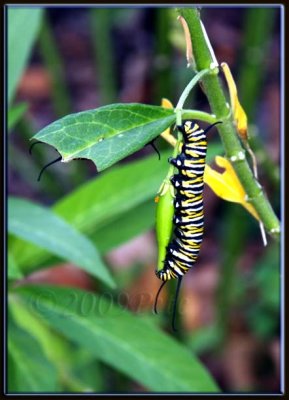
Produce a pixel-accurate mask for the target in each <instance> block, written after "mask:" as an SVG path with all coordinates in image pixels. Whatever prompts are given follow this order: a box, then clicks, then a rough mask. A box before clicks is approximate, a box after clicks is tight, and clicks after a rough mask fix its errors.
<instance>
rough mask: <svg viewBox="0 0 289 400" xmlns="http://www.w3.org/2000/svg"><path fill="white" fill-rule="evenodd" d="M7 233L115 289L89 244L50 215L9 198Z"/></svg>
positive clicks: (23, 201)
mask: <svg viewBox="0 0 289 400" xmlns="http://www.w3.org/2000/svg"><path fill="white" fill-rule="evenodd" d="M8 231H9V232H10V233H12V234H14V235H16V236H18V237H20V238H22V239H24V240H27V241H28V242H32V243H34V244H36V245H37V246H40V247H42V248H44V249H46V250H48V251H50V252H52V253H53V254H56V255H57V256H59V257H61V258H64V259H65V260H69V261H71V262H72V263H74V264H76V265H78V266H79V267H80V268H82V269H84V270H85V271H87V272H89V273H90V274H92V275H93V276H95V277H97V278H99V279H100V280H102V281H103V282H104V283H106V284H107V285H109V286H110V287H114V286H115V285H114V282H113V280H112V278H111V275H110V273H109V272H108V270H107V268H106V267H105V265H104V264H103V263H102V261H101V259H100V257H99V254H98V252H97V251H96V248H95V247H94V246H93V245H92V243H91V242H90V241H89V240H88V239H87V238H85V237H84V236H83V235H82V234H80V233H79V232H77V231H76V230H75V229H74V228H72V227H71V226H70V225H69V224H67V223H66V222H65V221H63V220H62V219H61V218H60V217H57V216H56V215H55V214H54V213H53V212H52V211H50V210H48V209H46V208H44V207H41V206H39V205H37V204H34V203H32V202H30V201H27V200H23V199H18V198H10V199H9V201H8Z"/></svg>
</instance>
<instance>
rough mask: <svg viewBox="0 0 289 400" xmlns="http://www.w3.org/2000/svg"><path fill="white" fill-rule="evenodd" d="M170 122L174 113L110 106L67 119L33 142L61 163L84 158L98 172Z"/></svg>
mask: <svg viewBox="0 0 289 400" xmlns="http://www.w3.org/2000/svg"><path fill="white" fill-rule="evenodd" d="M174 121H175V114H174V111H173V110H169V109H165V108H162V107H159V106H149V105H145V104H137V103H132V104H111V105H109V106H104V107H100V108H97V109H95V110H88V111H83V112H80V113H76V114H70V115H67V116H66V117H64V118H61V119H59V120H57V121H55V122H53V123H52V124H50V125H48V126H47V127H45V128H44V129H42V130H41V131H40V132H39V133H37V134H36V135H35V136H34V137H33V138H34V139H37V140H40V141H42V142H45V143H48V144H50V145H52V146H54V147H55V148H56V149H57V151H58V152H59V153H60V154H61V156H62V161H63V162H68V161H71V160H73V159H75V158H86V159H89V160H92V161H93V162H94V164H95V165H96V167H97V170H98V171H102V170H104V169H105V168H108V167H110V166H111V165H113V164H114V163H116V162H117V161H119V160H121V159H123V158H125V157H127V156H129V155H130V154H132V153H135V152H136V151H138V150H139V149H141V148H142V147H144V146H145V145H146V144H147V143H149V142H150V141H151V140H153V139H155V138H156V137H157V136H159V135H160V134H161V133H162V132H163V131H164V130H165V129H166V128H168V127H169V126H170V125H172V124H173V122H174Z"/></svg>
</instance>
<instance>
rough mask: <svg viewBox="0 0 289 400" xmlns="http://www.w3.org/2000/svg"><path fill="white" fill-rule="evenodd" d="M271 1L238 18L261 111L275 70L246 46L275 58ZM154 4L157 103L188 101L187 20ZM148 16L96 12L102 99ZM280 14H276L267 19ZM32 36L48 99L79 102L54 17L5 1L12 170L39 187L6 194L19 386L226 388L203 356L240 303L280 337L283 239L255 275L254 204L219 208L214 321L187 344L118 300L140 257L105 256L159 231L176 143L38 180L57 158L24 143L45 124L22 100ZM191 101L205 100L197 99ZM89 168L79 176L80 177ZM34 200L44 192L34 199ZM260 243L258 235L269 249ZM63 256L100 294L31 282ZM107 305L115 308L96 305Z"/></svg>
mask: <svg viewBox="0 0 289 400" xmlns="http://www.w3.org/2000/svg"><path fill="white" fill-rule="evenodd" d="M268 10H269V9H266V12H265V11H264V9H262V8H252V9H245V10H244V15H245V17H246V18H245V25H244V27H243V28H241V29H242V31H244V37H245V40H244V47H243V50H242V53H241V56H243V57H241V58H243V59H244V60H245V61H246V62H244V63H243V64H242V63H241V67H240V68H239V69H240V71H239V79H240V80H241V82H242V85H241V86H242V88H241V89H240V90H241V92H242V95H241V99H242V96H244V99H245V103H246V104H249V108H250V110H251V112H252V114H251V115H252V121H253V119H254V118H255V116H254V118H253V115H254V110H256V108H257V100H258V95H259V94H260V91H261V85H262V79H261V77H263V78H264V79H265V74H266V71H265V68H264V63H262V62H260V63H258V65H257V66H256V65H251V64H250V62H249V61H250V57H249V56H248V54H250V51H251V50H250V46H257V47H258V52H259V53H261V54H259V56H258V57H259V58H258V59H259V60H263V59H264V57H265V56H264V54H265V53H266V51H267V43H268V38H269V37H270V35H271V34H272V30H273V20H274V18H275V17H276V14H277V12H276V14H275V13H273V14H272V12H271V11H270V10H269V11H268ZM155 11H156V12H155V18H154V19H153V20H152V23H153V24H154V25H153V34H154V37H155V38H156V39H155V40H156V41H155V43H154V46H153V47H154V51H153V53H154V57H156V58H157V59H156V68H155V69H154V71H153V72H154V73H152V74H151V76H150V79H151V80H152V82H151V85H152V87H153V90H152V93H154V94H153V96H154V97H153V99H152V101H151V102H152V103H157V104H159V102H160V98H161V97H170V96H173V98H172V101H174V100H176V99H177V93H179V92H180V90H181V89H180V90H176V89H175V87H176V86H180V87H181V88H183V87H184V85H185V84H183V81H184V80H185V81H186V83H187V81H188V80H189V79H190V71H189V70H187V69H185V66H186V61H185V59H184V57H183V54H182V57H179V56H180V50H181V51H183V47H182V46H183V44H182V41H180V40H179V39H180V38H182V30H181V28H180V27H179V30H178V28H177V26H176V21H175V14H174V11H173V10H172V9H170V10H168V9H165V8H162V9H161V8H160V9H157V10H155ZM62 12H65V11H64V10H63V11H62ZM206 12H207V13H209V12H210V10H209V9H208V10H206ZM43 14H46V15H44V18H43ZM140 14H141V10H139V9H113V10H112V9H110V8H107V9H97V8H94V9H90V10H89V24H88V25H89V32H90V40H91V44H92V45H91V52H92V55H93V62H94V68H95V71H97V72H96V73H95V77H96V82H97V84H98V90H99V96H100V98H101V103H109V102H112V101H118V100H119V98H118V96H119V94H118V91H119V86H120V85H119V81H120V76H119V74H118V68H117V64H116V63H117V61H116V60H117V51H116V46H115V43H116V40H115V36H113V35H115V32H116V31H117V29H120V28H121V29H124V27H125V26H126V25H127V24H129V23H130V21H131V20H132V19H136V20H137V21H138V22H137V23H139V21H140V20H139V19H138V18H139V16H140ZM272 15H274V17H272ZM269 16H270V17H271V19H272V21H270V23H267V22H268V18H269ZM256 20H257V21H259V25H262V27H261V26H259V25H258V26H259V29H258V30H256V31H254V32H253V33H252V27H253V25H252V21H256ZM269 20H270V18H269ZM150 21H151V20H150ZM250 21H251V22H250ZM266 21H267V22H266ZM254 26H255V24H254ZM261 28H262V29H261ZM172 33H173V35H172ZM264 38H266V43H265V40H264V41H263V40H262V39H264ZM253 41H254V43H253ZM34 43H37V45H38V54H39V55H40V58H41V62H42V63H43V65H44V66H45V68H46V70H47V71H49V73H50V75H51V76H52V77H53V84H52V92H51V102H52V103H53V108H54V112H55V115H56V116H63V115H65V114H67V113H69V112H71V110H72V108H73V101H74V99H73V95H72V92H71V91H70V90H69V85H68V82H67V81H66V79H65V78H66V70H65V68H66V67H65V60H64V56H63V55H62V53H61V51H60V49H59V48H58V46H57V39H56V37H55V36H54V31H53V24H51V22H50V20H49V13H48V12H47V10H43V9H39V8H21V7H17V8H16V7H15V8H14V7H8V102H9V110H8V117H9V120H8V129H9V131H10V132H12V134H11V135H9V138H12V139H11V141H10V142H9V167H10V168H11V169H13V171H16V173H17V174H18V176H19V177H20V178H19V179H20V181H21V182H24V185H25V187H27V188H28V189H27V192H26V193H23V195H21V197H20V195H19V193H21V190H19V192H18V197H19V198H18V199H15V198H11V202H9V203H8V211H9V217H8V228H9V234H10V235H9V242H8V246H9V248H8V280H9V297H8V308H9V315H8V322H9V324H8V391H9V393H20V392H21V393H22V392H29V393H36V392H45V391H46V392H65V391H67V392H96V393H99V392H103V391H114V392H120V391H122V392H126V391H127V392H130V391H131V388H132V387H136V384H135V382H137V384H138V385H140V386H139V387H140V389H139V390H143V391H145V390H147V391H160V392H168V391H171V392H216V391H218V390H219V389H218V387H217V384H216V383H215V379H214V378H213V377H212V376H211V374H210V373H209V372H208V371H207V369H206V367H205V366H203V364H202V362H200V361H199V360H198V358H197V357H196V356H195V355H194V354H197V355H198V356H202V355H203V354H208V353H211V354H213V355H214V357H216V358H217V357H218V352H220V351H221V350H222V348H224V347H225V346H226V341H227V338H228V337H229V335H230V321H231V319H232V318H233V314H234V310H235V309H236V308H238V310H239V309H241V312H242V315H243V316H244V318H245V320H246V323H247V324H248V326H249V328H250V332H251V334H252V335H255V336H256V337H258V338H259V339H260V340H264V341H269V340H270V338H272V337H275V336H278V332H279V331H278V330H279V329H280V326H279V316H280V311H279V309H280V276H279V269H278V266H279V265H280V259H279V254H280V253H279V248H277V246H270V247H269V248H268V251H264V252H263V256H262V257H260V258H259V260H258V262H257V263H256V264H255V265H251V266H250V272H249V273H248V274H247V275H245V276H244V274H243V273H242V272H241V271H240V269H239V268H238V263H239V261H240V258H241V257H242V255H244V254H245V253H246V251H247V249H248V246H249V245H250V243H251V242H254V240H255V236H257V235H258V231H257V229H256V226H255V225H253V223H252V222H251V220H250V218H249V217H247V215H246V217H245V212H244V211H243V210H240V209H239V208H238V206H231V205H230V204H226V205H224V206H222V207H221V208H220V216H218V218H216V219H215V226H214V228H213V229H212V232H210V234H211V235H212V237H213V238H214V240H215V241H217V242H218V245H219V247H220V250H219V252H220V255H219V257H218V262H219V263H220V271H219V272H220V274H219V276H220V278H219V283H218V289H217V297H216V305H215V311H216V322H215V323H214V324H213V325H211V326H202V327H201V328H200V329H196V330H195V331H194V332H188V333H185V334H183V335H181V336H180V338H179V340H180V341H181V342H178V340H177V339H176V338H174V337H173V336H171V335H168V334H167V333H165V332H164V331H163V330H162V329H161V328H160V327H158V326H157V324H158V323H159V320H158V318H152V317H151V316H149V315H148V314H147V313H146V312H142V313H139V315H134V314H133V313H132V312H129V311H127V310H124V309H123V307H122V306H121V305H120V304H116V301H115V299H116V297H117V294H119V293H121V291H122V290H123V289H124V288H126V287H127V286H128V285H129V284H134V283H135V282H136V279H137V278H138V277H139V275H140V271H142V269H143V268H144V266H143V265H142V266H139V265H134V267H133V268H130V269H128V270H125V271H122V272H116V271H113V270H112V269H111V268H110V266H109V263H108V262H106V261H105V260H104V259H102V258H101V257H100V254H101V256H105V255H106V254H107V253H108V251H110V250H112V249H114V248H115V247H117V246H119V245H120V244H123V243H126V242H127V241H128V240H130V239H132V238H135V237H136V236H137V235H139V234H141V233H144V232H146V231H148V230H150V229H151V228H152V227H153V224H154V212H155V207H154V203H153V198H154V196H155V194H156V193H157V190H158V188H159V185H160V184H161V182H162V180H163V178H164V176H165V174H166V169H167V157H168V155H169V154H170V151H166V150H164V151H162V157H161V161H160V162H159V161H158V159H157V156H156V155H152V156H148V157H145V158H143V159H141V160H133V161H130V162H129V163H127V164H126V165H121V164H118V165H116V166H114V167H113V168H111V169H109V170H108V171H106V172H105V173H103V174H101V175H100V176H97V177H94V176H93V177H92V179H91V180H89V181H88V182H86V180H87V179H88V178H90V177H91V176H92V174H94V173H95V171H94V170H91V171H92V173H91V172H90V170H89V168H84V166H83V165H81V162H75V161H74V162H73V163H70V165H61V167H60V166H58V167H56V166H55V167H53V168H52V169H51V170H50V171H47V173H46V175H45V180H44V181H42V182H41V183H40V184H39V185H36V184H35V183H34V181H33V178H32V177H36V176H37V172H36V171H38V170H39V169H40V168H41V167H42V166H43V165H44V164H45V162H48V161H50V156H51V154H53V152H52V151H51V150H46V149H45V148H43V147H42V148H35V152H34V153H33V157H34V158H33V162H31V160H30V159H29V158H28V154H26V153H28V151H27V150H28V145H27V147H26V144H25V146H24V147H25V150H23V142H25V143H26V142H27V139H28V138H29V139H30V138H31V137H32V136H33V134H34V133H35V130H36V129H35V128H34V125H35V121H33V119H32V118H31V117H30V118H28V117H27V110H28V109H29V105H28V103H27V102H26V103H17V102H15V99H16V101H17V87H18V85H19V82H20V79H21V76H22V75H23V73H24V71H25V67H26V65H27V63H28V61H29V56H30V55H31V54H32V47H33V44H34ZM141 50H142V49H141V47H140V51H141ZM248 52H249V53H248ZM180 60H181V61H180ZM174 82H176V83H174ZM252 82H254V85H252ZM248 93H249V94H248ZM250 93H251V94H250ZM70 96H71V97H70ZM191 102H192V103H194V101H193V96H192V97H191ZM192 108H195V107H192ZM40 147H41V146H40ZM44 147H45V146H44ZM164 147H165V146H164ZM260 148H261V150H260V151H261V152H262V155H263V159H264V160H265V161H266V160H268V159H269V158H268V154H267V152H266V150H265V148H264V147H262V146H259V147H258V149H260ZM220 153H221V145H220V144H219V143H217V142H214V141H211V142H210V145H209V148H208V160H209V161H211V160H212V159H213V157H214V156H215V155H216V154H220ZM72 164H73V165H72ZM80 165H81V166H80ZM78 167H79V170H81V173H80V174H79V176H78V179H77V185H76V180H75V179H76V178H75V174H78ZM274 167H275V168H277V169H278V166H276V165H274ZM57 168H58V169H57ZM11 179H13V176H12V178H11ZM269 180H270V178H269ZM32 181H33V182H32ZM80 182H81V184H80ZM271 182H272V180H271ZM277 186H278V182H277ZM275 187H276V186H275ZM27 193H30V194H29V195H27ZM33 197H34V198H35V201H33V202H32V201H30V200H28V199H27V198H33ZM37 203H45V204H46V205H45V206H42V205H41V206H40V204H37ZM47 204H50V206H49V207H48V206H47ZM220 232H221V234H220ZM252 232H253V233H252ZM208 234H209V233H208ZM219 237H222V240H220V239H219ZM256 240H259V237H258V239H256ZM260 243H261V239H260V241H258V246H259V247H260V246H261V244H260ZM60 260H66V261H71V262H74V263H75V264H76V265H77V266H78V267H79V268H83V269H85V270H86V271H88V272H89V273H90V276H94V277H95V279H96V281H94V284H95V283H97V284H96V285H95V286H96V287H97V290H98V292H97V293H96V294H95V293H92V292H90V291H85V290H79V289H77V290H76V289H74V288H62V287H57V286H34V285H32V286H31V285H27V284H26V283H25V280H24V281H23V280H22V279H23V277H24V278H27V277H29V275H30V273H31V272H32V271H34V270H39V271H41V270H44V268H46V267H48V266H54V265H56V264H58V263H59V261H60ZM111 276H112V277H113V278H110V277H111ZM112 279H113V280H114V281H115V282H117V288H116V289H114V290H112V289H108V287H107V286H102V281H103V283H108V284H109V283H111V282H112ZM19 284H20V285H19ZM18 285H19V286H20V287H17V286H18ZM85 302H86V303H85ZM99 303H102V307H103V309H104V310H106V311H105V312H103V313H101V312H100V310H99V309H97V306H96V305H97V304H99Z"/></svg>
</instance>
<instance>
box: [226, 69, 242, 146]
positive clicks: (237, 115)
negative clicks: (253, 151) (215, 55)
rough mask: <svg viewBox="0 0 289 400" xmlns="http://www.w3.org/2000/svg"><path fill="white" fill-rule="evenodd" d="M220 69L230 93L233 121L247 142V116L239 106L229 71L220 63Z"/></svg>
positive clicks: (234, 85)
mask: <svg viewBox="0 0 289 400" xmlns="http://www.w3.org/2000/svg"><path fill="white" fill-rule="evenodd" d="M221 67H222V69H223V72H224V75H225V78H226V81H227V84H228V88H229V93H230V100H231V107H232V111H233V116H234V120H235V123H236V127H237V130H238V134H239V136H240V137H241V139H243V140H244V141H245V142H247V141H248V129H247V126H248V124H247V115H246V113H245V111H244V109H243V107H242V106H241V103H240V101H239V99H238V92H237V88H236V84H235V81H234V78H233V76H232V73H231V70H230V68H229V66H228V64H227V63H222V64H221Z"/></svg>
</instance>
